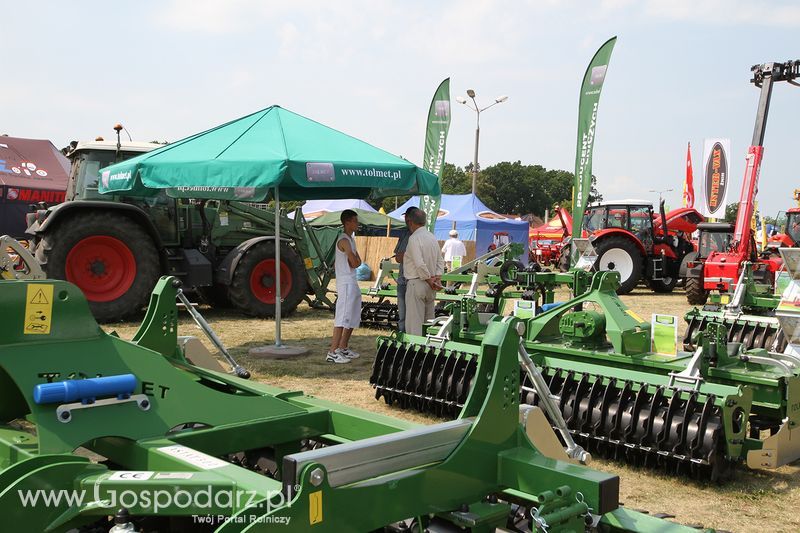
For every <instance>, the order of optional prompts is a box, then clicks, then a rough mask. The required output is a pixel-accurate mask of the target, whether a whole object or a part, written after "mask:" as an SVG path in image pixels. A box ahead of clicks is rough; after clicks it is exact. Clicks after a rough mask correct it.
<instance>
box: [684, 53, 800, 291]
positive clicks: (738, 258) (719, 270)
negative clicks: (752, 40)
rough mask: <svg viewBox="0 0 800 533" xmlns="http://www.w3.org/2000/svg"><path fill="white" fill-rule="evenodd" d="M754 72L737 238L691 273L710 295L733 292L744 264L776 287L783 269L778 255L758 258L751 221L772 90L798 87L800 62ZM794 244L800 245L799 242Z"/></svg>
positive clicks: (755, 68)
mask: <svg viewBox="0 0 800 533" xmlns="http://www.w3.org/2000/svg"><path fill="white" fill-rule="evenodd" d="M751 71H752V72H753V78H752V79H751V80H750V82H751V83H753V84H755V86H756V87H759V88H760V89H761V93H760V97H759V101H758V110H757V112H756V123H755V128H754V131H753V141H752V143H751V145H750V148H749V149H748V150H747V158H746V163H745V171H744V179H743V180H742V190H741V193H740V196H739V211H738V214H737V216H736V224H735V225H734V229H733V236H732V237H731V239H730V242H729V244H728V245H727V247H726V248H725V249H723V250H718V251H712V252H710V253H709V255H708V257H707V258H705V260H704V261H702V268H701V269H698V268H694V269H691V270H690V272H691V274H690V275H692V276H699V280H696V281H693V282H692V283H695V284H697V285H702V287H703V290H704V291H706V292H708V291H713V290H717V291H720V292H730V291H731V290H732V288H733V286H734V285H736V283H737V282H738V280H739V277H740V276H741V273H742V272H741V271H742V263H744V262H751V263H752V264H753V265H754V272H757V273H758V274H759V276H760V277H761V278H762V280H763V282H765V283H774V277H775V272H777V271H778V270H780V268H781V266H782V262H781V259H780V258H779V257H776V256H775V255H774V254H772V255H770V256H769V257H760V258H759V257H758V256H757V252H756V246H755V239H754V238H753V230H752V227H751V220H752V218H753V209H754V204H753V202H754V200H755V195H756V192H757V191H758V175H759V171H760V170H761V159H762V158H763V155H764V133H765V131H766V127H767V116H768V113H769V104H770V98H771V97H772V86H773V84H774V83H775V82H777V81H786V82H788V83H791V84H792V85H797V82H796V81H795V80H796V79H797V78H800V60H797V61H788V62H786V63H764V64H763V65H755V66H753V67H752V68H751ZM792 211H795V210H792ZM792 221H794V220H793V219H792ZM790 224H791V223H787V233H788V232H791V231H792V230H791V226H790ZM798 236H800V235H798ZM793 241H794V242H797V241H796V239H793ZM688 284H689V279H687V286H688Z"/></svg>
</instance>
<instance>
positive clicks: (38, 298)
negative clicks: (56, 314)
mask: <svg viewBox="0 0 800 533" xmlns="http://www.w3.org/2000/svg"><path fill="white" fill-rule="evenodd" d="M30 303H32V304H46V303H49V302H48V301H47V296H45V295H44V292H43V291H42V289H39V290H38V291H36V294H34V295H33V298H31V302H30Z"/></svg>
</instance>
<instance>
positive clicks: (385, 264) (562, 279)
mask: <svg viewBox="0 0 800 533" xmlns="http://www.w3.org/2000/svg"><path fill="white" fill-rule="evenodd" d="M521 254H522V247H521V245H520V244H518V243H509V244H505V245H503V246H500V247H498V248H496V249H495V250H492V251H491V252H488V253H486V254H484V255H482V256H480V257H478V258H476V259H474V260H473V261H470V262H468V263H465V264H464V265H462V266H461V267H459V268H456V269H454V270H453V271H451V272H447V273H445V274H444V275H443V276H442V283H443V284H445V287H444V288H443V289H442V290H441V291H439V292H438V293H437V294H436V300H437V306H436V314H437V316H443V315H446V314H447V313H448V311H447V304H449V303H453V302H458V301H460V299H461V297H462V296H464V295H469V296H472V297H474V299H475V302H476V303H477V304H478V308H479V309H480V310H481V312H494V313H499V314H502V312H503V310H504V308H505V306H506V303H508V302H510V301H512V300H521V301H522V302H527V304H525V305H527V306H529V307H530V308H531V309H534V308H536V307H538V306H540V305H542V304H545V305H546V304H552V303H553V302H554V301H555V291H556V289H557V288H558V287H560V286H567V287H570V289H571V290H572V291H573V292H577V293H581V292H583V291H584V290H585V289H586V288H587V287H588V285H589V282H590V280H591V274H589V273H588V272H586V271H584V270H572V271H570V272H558V271H550V270H545V269H542V267H541V266H540V265H539V264H538V263H533V262H532V263H530V264H529V265H528V266H527V267H525V266H524V265H522V263H520V262H519V261H517V260H516V259H515V258H516V257H519V256H520V255H521ZM399 267H400V265H399V264H397V263H394V262H392V260H391V258H387V259H384V260H382V261H381V265H380V270H379V271H378V275H377V276H376V278H375V282H374V283H373V285H372V287H369V288H366V289H362V290H361V292H362V294H363V296H364V297H365V298H364V301H363V303H362V306H361V323H362V325H365V326H368V327H373V328H381V329H397V320H398V317H399V315H398V310H397V303H396V302H395V300H396V299H397V285H396V282H397V277H398V275H399ZM390 280H393V283H390Z"/></svg>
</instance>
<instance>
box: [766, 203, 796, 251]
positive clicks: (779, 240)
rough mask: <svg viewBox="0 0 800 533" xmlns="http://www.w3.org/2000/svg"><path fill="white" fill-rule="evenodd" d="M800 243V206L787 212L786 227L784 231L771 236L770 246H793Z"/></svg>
mask: <svg viewBox="0 0 800 533" xmlns="http://www.w3.org/2000/svg"><path fill="white" fill-rule="evenodd" d="M797 243H800V207H793V208H791V209H789V211H787V212H786V227H785V228H783V232H781V233H778V234H776V235H772V236H771V237H770V238H769V246H770V248H782V247H786V248H793V247H794V246H796V245H797Z"/></svg>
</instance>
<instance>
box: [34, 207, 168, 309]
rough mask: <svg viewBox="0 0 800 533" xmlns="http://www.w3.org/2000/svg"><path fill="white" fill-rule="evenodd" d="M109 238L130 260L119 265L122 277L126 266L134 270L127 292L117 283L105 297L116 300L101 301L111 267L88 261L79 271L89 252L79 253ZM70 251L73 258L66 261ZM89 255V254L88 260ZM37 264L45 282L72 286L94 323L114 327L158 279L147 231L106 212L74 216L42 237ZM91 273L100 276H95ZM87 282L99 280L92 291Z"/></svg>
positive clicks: (156, 259)
mask: <svg viewBox="0 0 800 533" xmlns="http://www.w3.org/2000/svg"><path fill="white" fill-rule="evenodd" d="M109 237H110V238H111V239H116V241H119V243H120V244H116V243H114V244H115V246H121V247H122V248H120V249H123V253H124V248H126V249H127V250H128V251H129V252H130V254H131V257H130V261H129V262H126V261H124V260H123V262H122V263H121V265H122V269H121V271H123V272H124V273H125V274H124V276H130V266H131V265H135V269H134V273H133V275H132V281H131V282H130V285H129V286H128V283H127V282H120V283H119V284H117V285H115V286H113V287H112V288H111V289H109V292H113V293H120V294H119V296H117V297H115V298H113V299H111V300H108V301H102V300H103V299H105V298H106V296H102V294H104V293H103V291H102V290H101V289H103V288H104V287H102V285H101V284H102V283H104V281H103V278H104V276H110V275H111V274H112V273H113V270H112V269H113V268H114V266H113V264H112V263H111V262H110V261H109V262H105V261H103V260H102V258H101V259H94V260H92V263H91V264H87V265H85V268H84V265H83V264H82V263H84V261H83V260H81V259H86V258H87V253H88V252H83V250H88V246H89V245H88V244H87V242H88V241H87V239H90V238H93V240H95V241H97V239H98V238H99V239H102V238H109ZM106 240H107V239H106ZM107 241H108V240H107ZM108 242H113V241H108ZM73 251H74V253H75V254H76V255H72V256H71V255H70V252H73ZM112 252H113V250H112ZM92 255H93V253H88V257H91V256H92ZM36 259H37V261H39V263H40V264H41V265H42V268H44V271H45V273H46V274H47V277H48V278H52V279H64V280H67V281H70V282H72V283H74V284H75V285H77V286H78V287H79V288H80V289H81V290H82V291H83V293H84V295H85V296H86V299H87V301H88V302H89V308H90V309H91V310H92V314H93V315H94V317H95V318H96V319H97V320H98V321H99V322H113V321H119V320H122V319H123V318H126V317H128V316H130V315H133V314H136V313H138V312H140V311H141V309H142V308H143V307H144V306H145V305H147V302H148V300H149V298H150V293H151V292H152V291H153V287H155V285H156V282H157V281H158V278H159V276H160V275H161V263H160V261H159V257H158V250H157V249H156V246H155V243H153V240H152V239H151V238H150V235H149V234H148V233H147V231H145V229H144V228H142V227H141V226H140V225H139V224H137V223H136V222H134V221H133V220H131V219H130V218H128V217H126V216H124V215H121V214H118V213H113V212H108V211H98V212H85V213H78V214H77V215H75V216H73V217H70V218H68V219H63V220H61V221H59V223H58V224H56V225H55V226H54V227H53V228H51V229H49V230H48V231H47V232H46V233H45V234H44V235H42V236H41V240H40V242H39V244H38V246H37V247H36ZM68 261H69V263H70V264H69V265H68V264H67V263H68ZM95 269H97V270H102V272H101V273H100V274H99V275H98V274H96V273H95V272H96V270H95ZM90 272H91V273H90ZM92 277H94V278H96V279H97V280H98V281H97V283H98V284H97V285H93V280H92V279H90V278H92ZM105 279H108V278H105ZM98 287H99V288H98ZM106 294H107V293H106Z"/></svg>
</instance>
